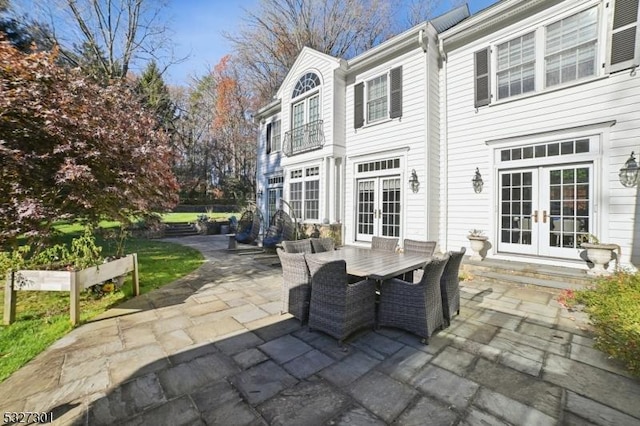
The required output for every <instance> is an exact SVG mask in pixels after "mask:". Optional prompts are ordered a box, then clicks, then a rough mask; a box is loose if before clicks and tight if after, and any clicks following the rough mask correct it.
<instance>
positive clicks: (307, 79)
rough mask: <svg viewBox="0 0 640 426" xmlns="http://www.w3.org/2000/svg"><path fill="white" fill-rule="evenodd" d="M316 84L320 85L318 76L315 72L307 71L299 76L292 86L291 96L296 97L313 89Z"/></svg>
mask: <svg viewBox="0 0 640 426" xmlns="http://www.w3.org/2000/svg"><path fill="white" fill-rule="evenodd" d="M318 86H320V77H318V75H317V74H316V73H313V72H308V73H306V74H305V75H303V76H302V77H300V80H298V82H297V83H296V86H295V87H294V88H293V93H292V95H291V97H292V98H297V97H298V96H300V95H302V94H303V93H306V92H308V91H309V90H313V89H315V88H316V87H318Z"/></svg>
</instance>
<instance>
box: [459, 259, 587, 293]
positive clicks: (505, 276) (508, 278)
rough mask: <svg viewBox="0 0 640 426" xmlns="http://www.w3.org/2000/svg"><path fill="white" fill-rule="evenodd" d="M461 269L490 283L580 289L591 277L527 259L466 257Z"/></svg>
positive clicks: (568, 268) (579, 271) (578, 270)
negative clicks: (517, 260) (524, 260)
mask: <svg viewBox="0 0 640 426" xmlns="http://www.w3.org/2000/svg"><path fill="white" fill-rule="evenodd" d="M462 269H463V271H464V272H466V273H469V274H471V275H472V276H473V277H474V278H475V279H478V280H481V281H485V282H491V283H498V282H501V283H511V284H516V285H535V286H540V287H550V288H556V289H574V290H575V289H580V288H585V287H586V286H589V285H591V284H592V283H593V278H592V277H590V276H588V275H587V274H586V271H584V270H582V269H577V268H572V267H568V266H567V267H560V266H550V265H536V264H532V263H530V262H514V261H504V260H496V259H485V260H483V261H473V260H471V259H469V258H465V260H464V262H463V267H462Z"/></svg>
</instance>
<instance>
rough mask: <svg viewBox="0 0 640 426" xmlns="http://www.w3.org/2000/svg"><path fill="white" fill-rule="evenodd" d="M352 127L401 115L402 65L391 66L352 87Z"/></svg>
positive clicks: (355, 127)
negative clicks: (385, 70)
mask: <svg viewBox="0 0 640 426" xmlns="http://www.w3.org/2000/svg"><path fill="white" fill-rule="evenodd" d="M353 95H354V101H353V127H354V129H359V128H360V127H362V126H364V125H365V123H375V122H379V121H382V120H386V119H392V118H399V117H402V67H396V68H392V69H390V70H389V71H387V72H385V73H383V74H379V75H377V76H375V77H373V78H369V79H368V80H365V81H362V82H360V83H357V84H356V85H355V86H354V87H353Z"/></svg>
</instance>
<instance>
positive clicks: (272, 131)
mask: <svg viewBox="0 0 640 426" xmlns="http://www.w3.org/2000/svg"><path fill="white" fill-rule="evenodd" d="M281 128H282V125H281V121H280V120H275V121H272V122H271V123H268V124H267V154H270V153H272V152H278V151H281V150H282V137H281V136H282V135H281V133H282V132H281Z"/></svg>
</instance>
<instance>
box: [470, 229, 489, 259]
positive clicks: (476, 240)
mask: <svg viewBox="0 0 640 426" xmlns="http://www.w3.org/2000/svg"><path fill="white" fill-rule="evenodd" d="M467 238H468V239H469V244H470V245H471V250H473V255H471V257H470V259H471V260H477V261H481V260H482V259H484V257H485V256H486V254H487V253H486V251H485V246H486V243H487V240H488V239H489V237H485V236H482V235H480V236H471V235H469V236H467Z"/></svg>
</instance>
